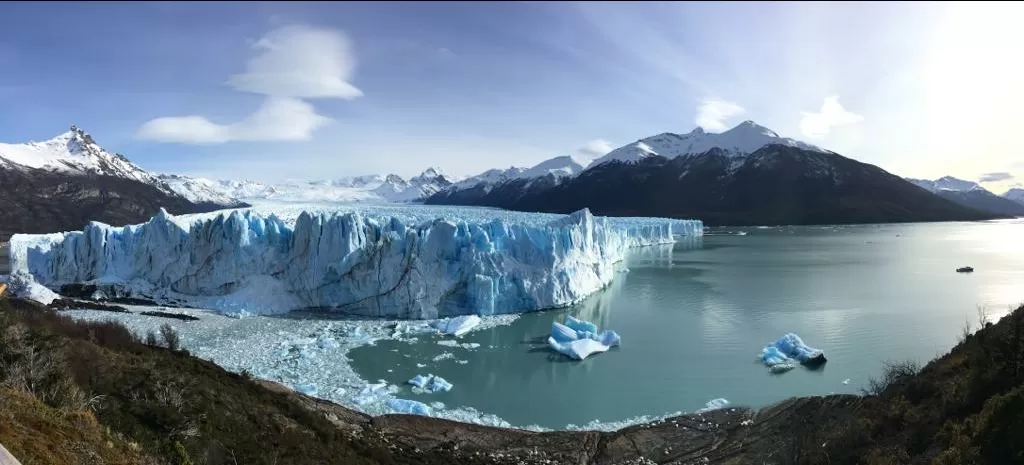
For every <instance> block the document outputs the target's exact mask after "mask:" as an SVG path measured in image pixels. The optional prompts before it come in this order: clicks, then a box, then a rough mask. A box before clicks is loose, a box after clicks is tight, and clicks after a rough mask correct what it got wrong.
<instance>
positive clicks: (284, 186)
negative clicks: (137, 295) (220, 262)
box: [159, 168, 454, 204]
mask: <svg viewBox="0 0 1024 465" xmlns="http://www.w3.org/2000/svg"><path fill="white" fill-rule="evenodd" d="M159 178H160V179H161V180H163V181H165V182H167V183H168V184H169V185H170V187H171V189H173V190H174V191H175V192H177V193H178V194H179V195H181V196H183V197H186V198H188V199H190V200H192V201H193V202H197V203H213V204H216V203H224V202H225V201H226V200H227V199H243V200H251V201H257V200H271V201H282V202H367V203H394V202H415V201H420V200H423V199H425V198H427V197H429V196H431V195H434V194H435V193H437V192H440V191H442V190H444V189H446V188H448V187H449V186H451V185H452V184H453V183H452V181H451V180H452V179H454V178H452V177H451V176H448V175H446V174H444V173H442V172H441V171H440V170H439V169H437V168H427V169H426V170H424V171H423V172H422V173H420V174H419V175H417V176H413V177H411V178H409V179H408V180H406V179H403V178H402V177H401V176H398V175H396V174H388V175H384V176H381V175H376V174H371V175H364V176H353V177H345V178H338V179H331V180H317V181H296V180H292V181H285V182H281V183H274V184H267V183H262V182H258V181H251V180H243V181H233V180H227V179H223V180H218V181H213V180H210V179H206V178H192V177H187V176H181V175H176V174H161V175H160V176H159Z"/></svg>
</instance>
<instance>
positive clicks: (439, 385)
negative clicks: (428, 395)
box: [429, 376, 452, 392]
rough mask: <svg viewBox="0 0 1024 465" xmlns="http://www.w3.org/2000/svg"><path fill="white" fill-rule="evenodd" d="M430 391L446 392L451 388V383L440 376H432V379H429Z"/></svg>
mask: <svg viewBox="0 0 1024 465" xmlns="http://www.w3.org/2000/svg"><path fill="white" fill-rule="evenodd" d="M429 389H430V392H441V391H444V392H448V391H451V390H452V383H449V382H448V381H446V380H445V379H444V378H442V377H440V376H434V379H432V380H431V381H430V387H429Z"/></svg>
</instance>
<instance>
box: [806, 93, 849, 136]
mask: <svg viewBox="0 0 1024 465" xmlns="http://www.w3.org/2000/svg"><path fill="white" fill-rule="evenodd" d="M863 120H864V117H863V116H860V115H858V114H855V113H851V112H849V111H846V109H845V108H843V106H842V105H840V104H839V96H836V95H832V96H829V97H825V101H824V103H822V104H821V111H818V112H806V111H805V112H803V118H802V119H801V120H800V133H801V134H803V135H804V136H806V137H810V138H812V139H820V138H823V137H825V136H827V135H828V133H829V132H831V131H832V128H833V127H836V126H842V125H846V124H854V123H859V122H861V121H863Z"/></svg>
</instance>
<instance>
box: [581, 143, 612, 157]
mask: <svg viewBox="0 0 1024 465" xmlns="http://www.w3.org/2000/svg"><path fill="white" fill-rule="evenodd" d="M576 151H577V152H579V153H580V154H582V155H586V156H588V157H600V156H601V155H604V154H606V153H608V152H611V151H612V144H611V142H608V141H606V140H604V139H594V140H592V141H590V142H587V145H584V146H583V147H580V148H578V149H576Z"/></svg>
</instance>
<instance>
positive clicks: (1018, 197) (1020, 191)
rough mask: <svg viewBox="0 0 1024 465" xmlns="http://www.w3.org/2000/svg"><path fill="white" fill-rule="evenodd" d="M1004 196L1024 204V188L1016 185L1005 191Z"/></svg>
mask: <svg viewBox="0 0 1024 465" xmlns="http://www.w3.org/2000/svg"><path fill="white" fill-rule="evenodd" d="M1003 197H1005V198H1006V199H1008V200H1012V201H1014V202H1017V203H1019V204H1021V205H1024V188H1020V187H1014V188H1012V189H1010V190H1008V191H1006V192H1005V193H1003Z"/></svg>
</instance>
